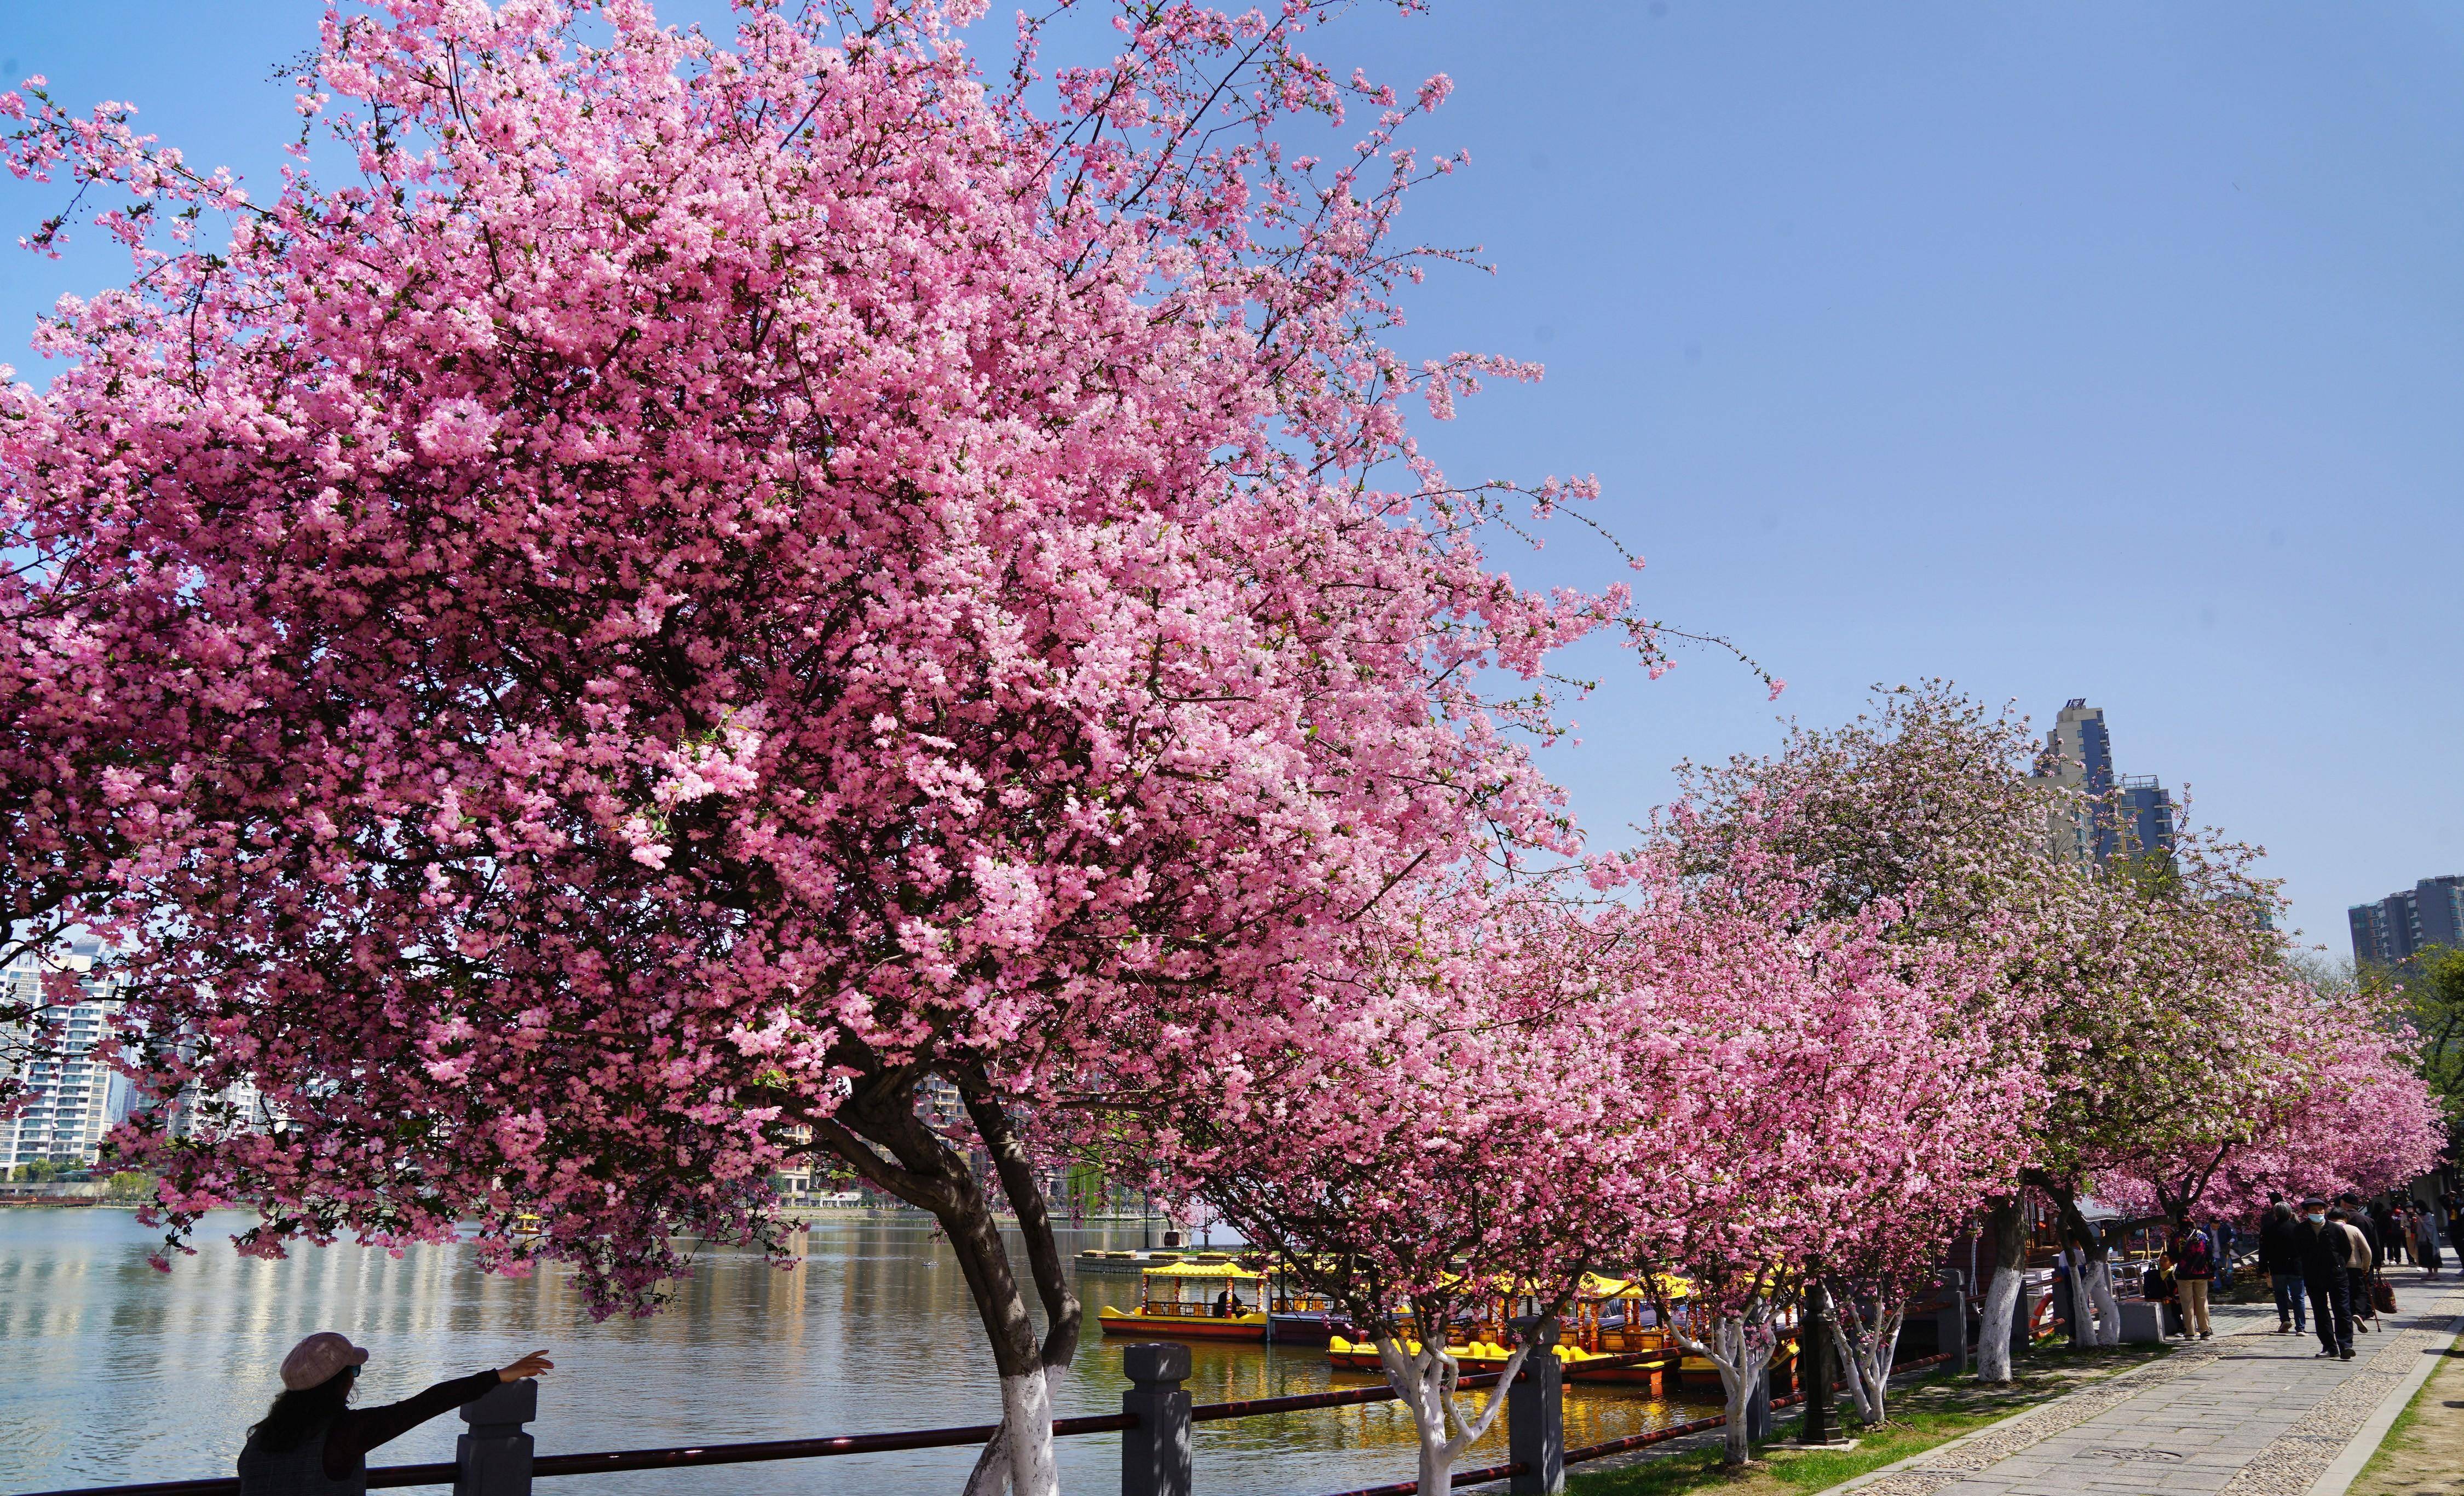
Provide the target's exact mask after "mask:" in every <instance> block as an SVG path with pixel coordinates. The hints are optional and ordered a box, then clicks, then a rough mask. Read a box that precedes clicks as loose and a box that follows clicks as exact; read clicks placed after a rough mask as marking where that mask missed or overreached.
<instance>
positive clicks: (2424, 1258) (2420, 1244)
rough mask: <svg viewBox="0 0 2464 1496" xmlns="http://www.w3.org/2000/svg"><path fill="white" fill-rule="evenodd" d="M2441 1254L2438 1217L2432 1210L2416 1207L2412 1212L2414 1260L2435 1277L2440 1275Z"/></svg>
mask: <svg viewBox="0 0 2464 1496" xmlns="http://www.w3.org/2000/svg"><path fill="white" fill-rule="evenodd" d="M2440 1256H2441V1253H2440V1252H2439V1250H2438V1217H2437V1216H2436V1215H2434V1214H2432V1213H2431V1212H2430V1211H2427V1210H2422V1209H2418V1208H2416V1209H2415V1210H2414V1211H2413V1213H2412V1260H2413V1261H2414V1262H2417V1263H2419V1264H2420V1265H2422V1266H2423V1268H2425V1269H2426V1270H2428V1272H2429V1274H2430V1276H2431V1277H2432V1278H2435V1277H2437V1276H2438V1267H2439V1257H2440Z"/></svg>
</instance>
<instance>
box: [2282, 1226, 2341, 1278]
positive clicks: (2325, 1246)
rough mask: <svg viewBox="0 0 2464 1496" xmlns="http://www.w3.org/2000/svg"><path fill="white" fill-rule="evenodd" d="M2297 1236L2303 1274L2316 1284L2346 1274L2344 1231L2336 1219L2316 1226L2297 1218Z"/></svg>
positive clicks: (2294, 1229) (2294, 1236)
mask: <svg viewBox="0 0 2464 1496" xmlns="http://www.w3.org/2000/svg"><path fill="white" fill-rule="evenodd" d="M2293 1239H2294V1242H2295V1244H2296V1247H2297V1249H2298V1250H2299V1253H2300V1256H2301V1276H2302V1277H2304V1278H2306V1279H2308V1280H2309V1281H2310V1282H2312V1283H2333V1282H2335V1281H2336V1280H2337V1279H2338V1278H2340V1277H2342V1276H2343V1273H2344V1271H2345V1267H2344V1233H2343V1231H2342V1230H2341V1229H2339V1228H2338V1227H2337V1225H2336V1222H2334V1221H2321V1222H2319V1223H2318V1224H2317V1225H2315V1226H2314V1225H2312V1224H2311V1223H2310V1222H2309V1221H2296V1222H2295V1223H2294V1226H2293Z"/></svg>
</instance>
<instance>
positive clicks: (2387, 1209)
mask: <svg viewBox="0 0 2464 1496" xmlns="http://www.w3.org/2000/svg"><path fill="white" fill-rule="evenodd" d="M2370 1226H2371V1228H2372V1229H2373V1230H2375V1231H2377V1232H2378V1234H2379V1245H2380V1246H2381V1247H2382V1248H2383V1249H2384V1250H2385V1252H2386V1256H2385V1258H2384V1259H2383V1260H2382V1265H2384V1264H2386V1263H2401V1262H2403V1261H2404V1242H2405V1237H2404V1233H2403V1232H2402V1231H2401V1230H2399V1229H2398V1228H2397V1226H2396V1209H2395V1206H2394V1205H2392V1204H2390V1203H2389V1202H2388V1201H2387V1200H2380V1201H2379V1202H2378V1203H2377V1204H2375V1205H2372V1206H2371V1207H2370Z"/></svg>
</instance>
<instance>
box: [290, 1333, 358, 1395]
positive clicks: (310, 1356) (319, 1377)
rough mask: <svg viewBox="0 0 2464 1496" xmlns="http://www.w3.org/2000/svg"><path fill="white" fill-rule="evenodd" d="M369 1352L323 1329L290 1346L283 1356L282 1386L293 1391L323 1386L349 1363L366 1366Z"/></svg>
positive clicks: (349, 1364) (303, 1390)
mask: <svg viewBox="0 0 2464 1496" xmlns="http://www.w3.org/2000/svg"><path fill="white" fill-rule="evenodd" d="M367 1359H368V1353H367V1352H366V1351H365V1350H364V1349H363V1348H362V1347H359V1346H355V1345H353V1344H351V1342H350V1341H349V1340H348V1339H347V1338H345V1337H343V1336H341V1335H338V1334H336V1333H334V1331H330V1330H320V1331H317V1332H316V1333H315V1334H313V1335H310V1336H309V1337H308V1338H307V1339H305V1340H302V1341H300V1342H299V1343H298V1344H297V1345H296V1346H293V1347H292V1348H291V1353H290V1354H289V1355H286V1356H284V1357H283V1358H282V1385H283V1386H285V1387H287V1388H289V1389H290V1390H291V1391H293V1392H306V1391H307V1390H308V1389H309V1388H311V1387H320V1386H323V1385H324V1384H325V1383H326V1382H329V1381H331V1380H333V1379H334V1377H336V1376H337V1375H341V1371H342V1369H343V1368H344V1367H347V1366H363V1365H365V1364H366V1363H367Z"/></svg>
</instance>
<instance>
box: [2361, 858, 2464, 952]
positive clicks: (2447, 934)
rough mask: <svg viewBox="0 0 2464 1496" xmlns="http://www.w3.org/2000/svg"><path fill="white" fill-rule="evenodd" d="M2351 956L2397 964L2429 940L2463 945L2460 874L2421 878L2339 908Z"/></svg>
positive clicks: (2428, 944)
mask: <svg viewBox="0 0 2464 1496" xmlns="http://www.w3.org/2000/svg"><path fill="white" fill-rule="evenodd" d="M2344 918H2345V920H2346V922H2347V923H2349V924H2350V925H2351V927H2352V932H2353V960H2354V961H2355V962H2356V963H2357V964H2361V965H2371V966H2398V965H2401V964H2403V963H2404V962H2406V961H2408V960H2410V959H2411V958H2412V957H2414V956H2415V955H2416V954H2418V953H2419V952H2421V951H2424V950H2427V949H2428V948H2429V947H2431V946H2433V945H2447V946H2464V874H2457V873H2449V874H2448V875H2446V876H2445V877H2440V878H2424V879H2422V880H2421V881H2420V882H2419V883H2416V884H2414V885H2413V886H2412V887H2411V888H2409V889H2405V890H2402V891H2397V892H2394V893H2390V894H2388V895H2387V897H2385V898H2383V899H2380V900H2379V901H2378V902H2376V903H2374V904H2356V905H2354V906H2353V907H2352V908H2350V909H2348V910H2346V911H2345V912H2344Z"/></svg>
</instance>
